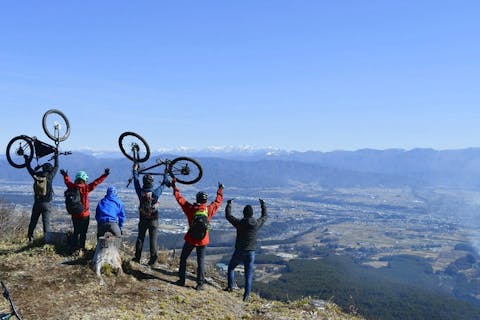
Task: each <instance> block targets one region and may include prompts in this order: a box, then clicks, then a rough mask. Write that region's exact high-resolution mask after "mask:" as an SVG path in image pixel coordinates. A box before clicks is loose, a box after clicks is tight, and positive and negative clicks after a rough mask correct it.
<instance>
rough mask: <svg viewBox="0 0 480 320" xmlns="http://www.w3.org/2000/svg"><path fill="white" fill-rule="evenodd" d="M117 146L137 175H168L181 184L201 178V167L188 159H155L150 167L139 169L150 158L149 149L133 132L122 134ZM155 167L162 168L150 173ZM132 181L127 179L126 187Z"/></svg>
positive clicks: (143, 140)
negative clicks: (132, 164) (136, 167)
mask: <svg viewBox="0 0 480 320" xmlns="http://www.w3.org/2000/svg"><path fill="white" fill-rule="evenodd" d="M118 145H119V147H120V151H122V153H123V155H124V156H125V157H127V158H128V159H129V160H131V161H133V163H134V166H135V165H138V173H139V174H151V175H166V174H168V175H169V176H170V177H171V178H175V179H176V181H177V182H179V183H183V184H194V183H196V182H198V181H200V179H201V178H202V175H203V169H202V166H201V165H200V163H199V162H198V161H197V160H195V159H192V158H189V157H178V158H174V159H172V160H170V159H157V160H156V161H155V163H154V164H152V165H150V166H146V167H140V166H139V164H140V163H143V162H145V161H147V160H148V159H149V158H150V147H149V145H148V143H147V141H146V140H145V139H144V138H143V137H142V136H140V135H139V134H137V133H135V132H131V131H126V132H123V133H122V134H121V135H120V137H119V138H118ZM157 167H163V170H161V171H152V169H154V168H157ZM132 179H133V178H132V177H131V178H130V179H128V184H127V187H128V186H129V185H130V183H131V182H132Z"/></svg>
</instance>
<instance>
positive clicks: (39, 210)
mask: <svg viewBox="0 0 480 320" xmlns="http://www.w3.org/2000/svg"><path fill="white" fill-rule="evenodd" d="M24 158H25V164H26V167H27V170H28V173H29V174H30V175H31V176H32V178H33V180H34V182H33V191H34V202H33V207H32V215H31V217H30V223H29V225H28V233H27V237H28V242H32V241H33V232H34V231H35V227H36V226H37V223H38V219H39V218H40V216H42V223H43V235H44V238H45V237H46V236H47V234H48V233H49V232H50V215H51V205H50V202H51V201H52V198H53V188H52V181H53V178H54V177H55V175H56V174H57V171H58V155H57V154H55V156H54V157H53V159H54V162H53V166H52V164H51V163H49V162H46V163H44V164H42V165H41V166H39V167H37V168H35V169H33V168H32V162H31V160H32V159H31V158H29V157H28V156H24Z"/></svg>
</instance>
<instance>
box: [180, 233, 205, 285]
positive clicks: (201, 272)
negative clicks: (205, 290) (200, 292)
mask: <svg viewBox="0 0 480 320" xmlns="http://www.w3.org/2000/svg"><path fill="white" fill-rule="evenodd" d="M193 248H197V284H199V285H201V284H203V283H204V282H205V252H206V251H207V246H200V247H196V246H194V245H193V244H190V243H188V242H186V241H185V243H184V244H183V249H182V254H181V255H180V268H179V269H178V277H179V278H180V281H182V282H185V273H186V272H187V259H188V257H189V256H190V254H191V253H192V250H193Z"/></svg>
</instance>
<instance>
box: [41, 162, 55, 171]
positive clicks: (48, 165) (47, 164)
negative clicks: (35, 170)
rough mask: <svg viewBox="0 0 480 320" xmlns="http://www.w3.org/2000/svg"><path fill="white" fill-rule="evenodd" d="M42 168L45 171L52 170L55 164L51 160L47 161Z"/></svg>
mask: <svg viewBox="0 0 480 320" xmlns="http://www.w3.org/2000/svg"><path fill="white" fill-rule="evenodd" d="M42 170H43V171H45V172H50V171H52V170H53V166H52V164H51V163H50V162H46V163H44V164H42Z"/></svg>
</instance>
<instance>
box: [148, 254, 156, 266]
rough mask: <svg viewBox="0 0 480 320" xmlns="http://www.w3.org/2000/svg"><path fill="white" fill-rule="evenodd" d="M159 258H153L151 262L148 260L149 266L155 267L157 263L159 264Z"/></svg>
mask: <svg viewBox="0 0 480 320" xmlns="http://www.w3.org/2000/svg"><path fill="white" fill-rule="evenodd" d="M157 258H158V257H157V256H153V257H151V258H150V260H148V265H149V266H153V265H154V264H155V262H157Z"/></svg>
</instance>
